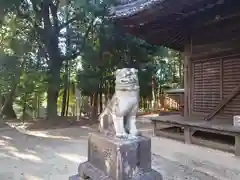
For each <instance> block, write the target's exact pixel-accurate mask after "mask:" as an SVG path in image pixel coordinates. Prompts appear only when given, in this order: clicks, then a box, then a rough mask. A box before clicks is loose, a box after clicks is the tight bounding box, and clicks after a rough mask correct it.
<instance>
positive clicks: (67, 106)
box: [65, 87, 70, 116]
mask: <svg viewBox="0 0 240 180" xmlns="http://www.w3.org/2000/svg"><path fill="white" fill-rule="evenodd" d="M69 100H70V89H69V87H68V90H67V103H66V111H65V115H66V116H68V110H69Z"/></svg>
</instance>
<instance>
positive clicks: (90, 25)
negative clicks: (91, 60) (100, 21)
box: [63, 19, 95, 61]
mask: <svg viewBox="0 0 240 180" xmlns="http://www.w3.org/2000/svg"><path fill="white" fill-rule="evenodd" d="M94 22H95V19H93V20H92V21H91V23H90V24H89V26H88V28H87V30H86V32H85V34H84V37H83V41H82V46H81V48H80V49H79V51H78V52H76V53H74V54H71V55H70V56H65V57H64V58H63V59H64V61H65V60H69V59H75V58H77V57H78V56H79V55H80V54H81V53H82V50H83V49H84V47H85V44H86V40H87V37H88V35H89V33H90V30H91V29H92V28H93V27H94Z"/></svg>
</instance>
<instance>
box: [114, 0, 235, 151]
mask: <svg viewBox="0 0 240 180" xmlns="http://www.w3.org/2000/svg"><path fill="white" fill-rule="evenodd" d="M117 2H118V4H116V5H115V6H114V7H112V8H111V17H112V18H113V19H114V20H115V22H116V23H117V24H120V25H121V26H122V27H123V28H124V29H125V31H126V32H128V33H130V34H132V35H135V36H137V37H139V38H141V39H144V40H146V42H148V43H150V44H155V45H163V46H166V47H169V48H172V49H175V50H179V51H181V52H184V53H185V68H184V94H185V96H184V103H185V104H184V116H185V118H186V117H195V118H198V119H200V120H207V121H210V122H214V121H216V122H219V123H218V124H229V125H233V117H234V116H236V115H240V93H239V91H240V23H239V22H240V1H239V0H118V1H117ZM227 127H230V126H227ZM233 128H235V130H234V131H235V132H234V133H235V134H234V133H233V134H234V135H233V134H232V135H233V136H235V135H236V134H237V132H238V133H240V128H236V127H233ZM222 131H225V132H227V131H230V130H229V129H228V130H227V129H226V128H225V127H224V128H223V129H222ZM186 133H187V132H186ZM186 133H185V134H186ZM185 141H186V139H185ZM235 144H236V145H235V146H236V147H237V146H238V145H239V152H238V153H239V155H240V138H239V139H237V135H236V139H235Z"/></svg>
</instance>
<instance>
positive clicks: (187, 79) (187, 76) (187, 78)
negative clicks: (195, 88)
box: [184, 37, 192, 117]
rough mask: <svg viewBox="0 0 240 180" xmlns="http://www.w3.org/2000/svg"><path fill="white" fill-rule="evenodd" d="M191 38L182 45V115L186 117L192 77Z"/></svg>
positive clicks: (189, 110)
mask: <svg viewBox="0 0 240 180" xmlns="http://www.w3.org/2000/svg"><path fill="white" fill-rule="evenodd" d="M191 46H192V44H191V39H190V37H188V38H187V40H186V41H185V45H184V55H185V57H184V117H188V116H189V115H190V112H191V102H192V100H191V79H192V64H191V60H190V57H191Z"/></svg>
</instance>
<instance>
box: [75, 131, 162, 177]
mask: <svg viewBox="0 0 240 180" xmlns="http://www.w3.org/2000/svg"><path fill="white" fill-rule="evenodd" d="M78 173H79V175H80V177H81V178H83V179H92V180H161V179H162V176H161V175H160V174H159V173H158V172H156V171H154V170H152V168H151V140H150V139H149V138H146V137H138V138H136V139H131V140H127V139H119V138H115V137H114V136H106V135H104V134H102V133H92V134H91V135H90V136H89V140H88V161H87V162H85V163H82V164H80V165H79V168H78Z"/></svg>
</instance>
